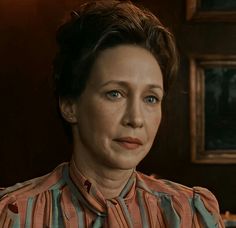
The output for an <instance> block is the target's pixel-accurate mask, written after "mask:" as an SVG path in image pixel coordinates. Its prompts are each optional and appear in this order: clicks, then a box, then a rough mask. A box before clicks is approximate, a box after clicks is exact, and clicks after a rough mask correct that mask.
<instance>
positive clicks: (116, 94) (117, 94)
mask: <svg viewBox="0 0 236 228" xmlns="http://www.w3.org/2000/svg"><path fill="white" fill-rule="evenodd" d="M106 96H107V97H108V98H109V99H111V100H116V99H120V98H121V97H122V95H121V93H120V92H119V91H117V90H112V91H109V92H107V93H106Z"/></svg>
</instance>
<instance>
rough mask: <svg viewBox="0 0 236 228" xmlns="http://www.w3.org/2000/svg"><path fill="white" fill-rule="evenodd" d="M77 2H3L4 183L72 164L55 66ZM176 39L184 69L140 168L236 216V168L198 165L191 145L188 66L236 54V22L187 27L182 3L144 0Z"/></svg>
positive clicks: (0, 124)
mask: <svg viewBox="0 0 236 228" xmlns="http://www.w3.org/2000/svg"><path fill="white" fill-rule="evenodd" d="M81 2H82V1H79V0H77V1H76V0H50V1H48V0H21V1H19V0H11V1H9V0H1V1H0V108H1V109H0V110H1V111H0V153H1V155H0V186H9V185H12V184H14V183H16V182H21V181H24V180H27V179H29V178H33V177H36V176H39V175H43V174H45V173H47V172H49V171H51V170H52V169H53V168H54V167H55V166H56V165H57V164H59V163H60V162H62V161H67V160H68V159H69V157H70V151H71V146H70V145H69V144H68V143H67V139H66V137H65V134H64V131H63V128H62V125H61V123H60V119H59V117H58V115H57V112H56V101H55V99H54V95H53V90H52V80H51V62H52V59H53V56H54V54H55V51H56V44H55V31H56V28H57V26H58V25H59V24H60V23H61V19H62V18H63V16H64V14H65V12H66V11H70V10H71V9H72V8H74V7H75V5H78V4H80V3H81ZM136 2H141V3H142V4H143V5H144V6H145V7H147V8H149V9H151V10H152V11H153V12H154V13H155V14H156V15H157V16H158V17H159V18H160V19H161V20H162V22H163V23H164V25H166V26H167V27H169V28H170V29H171V30H172V31H173V33H174V34H175V37H176V40H177V45H178V48H179V51H180V56H181V67H180V71H179V75H178V78H177V81H176V84H175V87H174V88H173V90H172V91H171V93H170V94H169V97H168V98H167V100H166V103H165V107H164V119H163V123H162V126H161V129H160V132H159V136H158V140H157V143H156V144H155V146H154V147H153V149H152V151H151V152H150V154H149V155H148V157H147V158H146V159H145V160H144V161H143V162H142V163H141V164H140V167H139V169H141V170H142V171H143V172H145V173H147V174H150V173H155V174H157V175H158V176H160V177H163V178H168V179H170V180H172V181H177V182H180V183H182V184H185V185H188V186H194V185H200V186H204V187H207V188H209V189H210V190H211V191H212V192H213V193H214V194H215V195H216V197H217V198H218V200H219V203H220V208H221V212H225V211H226V210H230V211H231V212H234V213H236V177H235V176H236V175H235V174H236V165H213V164H209V165H208V164H193V163H191V161H190V145H189V141H190V138H189V131H190V130H189V62H188V57H189V56H190V55H193V54H235V53H236V42H235V41H236V23H223V22H217V23H216V22H215V23H213V22H212V23H210V22H188V21H186V19H185V7H186V6H185V1H184V0H141V1H136Z"/></svg>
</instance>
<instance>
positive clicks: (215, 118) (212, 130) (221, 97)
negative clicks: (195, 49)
mask: <svg viewBox="0 0 236 228" xmlns="http://www.w3.org/2000/svg"><path fill="white" fill-rule="evenodd" d="M189 82H190V85H189V86H190V87H189V90H190V93H189V94H190V105H189V107H190V151H191V160H192V162H194V163H208V164H209V163H212V164H236V56H222V55H204V56H192V57H190V78H189Z"/></svg>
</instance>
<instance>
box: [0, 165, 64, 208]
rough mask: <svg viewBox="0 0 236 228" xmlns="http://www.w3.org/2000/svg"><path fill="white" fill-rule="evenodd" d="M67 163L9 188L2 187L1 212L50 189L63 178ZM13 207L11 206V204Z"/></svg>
mask: <svg viewBox="0 0 236 228" xmlns="http://www.w3.org/2000/svg"><path fill="white" fill-rule="evenodd" d="M65 164H66V163H63V164H61V165H59V166H58V167H57V168H56V169H54V170H53V171H52V172H51V173H49V174H46V175H44V176H41V177H37V178H34V179H31V180H27V181H24V182H22V183H17V184H15V185H13V186H10V187H7V188H0V212H1V211H2V210H3V209H4V208H5V207H6V206H9V205H15V204H16V203H17V202H23V201H26V202H27V200H28V199H29V198H32V197H35V196H36V195H39V194H40V193H43V192H45V191H47V190H48V189H50V188H51V187H52V186H53V185H55V184H56V183H57V182H58V181H59V180H60V178H61V173H62V169H63V167H64V166H65ZM10 207H11V206H10Z"/></svg>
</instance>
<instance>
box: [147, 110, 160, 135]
mask: <svg viewBox="0 0 236 228" xmlns="http://www.w3.org/2000/svg"><path fill="white" fill-rule="evenodd" d="M160 123H161V110H159V111H158V112H156V113H151V114H150V115H149V123H148V129H149V131H148V132H149V137H150V138H155V136H156V133H157V131H158V128H159V126H160Z"/></svg>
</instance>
